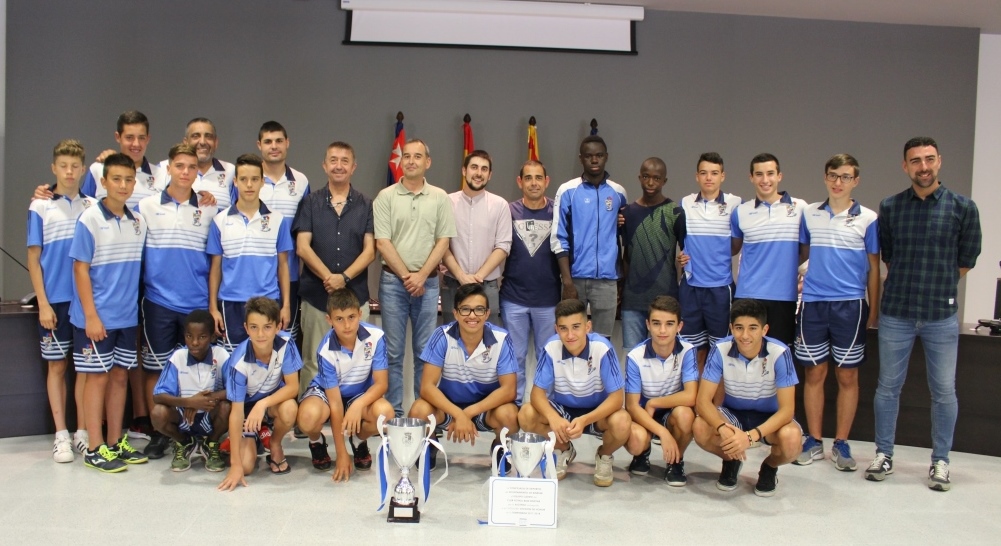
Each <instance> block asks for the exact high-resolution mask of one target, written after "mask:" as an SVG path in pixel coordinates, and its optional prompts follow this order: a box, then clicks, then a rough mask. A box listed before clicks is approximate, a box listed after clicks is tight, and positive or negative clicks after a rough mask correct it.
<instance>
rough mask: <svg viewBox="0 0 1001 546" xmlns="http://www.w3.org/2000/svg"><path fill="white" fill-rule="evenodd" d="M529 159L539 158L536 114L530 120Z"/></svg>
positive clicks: (535, 159) (536, 159)
mask: <svg viewBox="0 0 1001 546" xmlns="http://www.w3.org/2000/svg"><path fill="white" fill-rule="evenodd" d="M528 160H529V161H538V160H539V134H538V132H536V130H535V116H532V118H531V119H529V120H528Z"/></svg>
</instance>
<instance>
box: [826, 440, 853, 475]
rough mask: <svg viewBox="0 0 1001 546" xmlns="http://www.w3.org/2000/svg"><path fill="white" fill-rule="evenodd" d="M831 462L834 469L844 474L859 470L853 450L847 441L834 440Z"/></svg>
mask: <svg viewBox="0 0 1001 546" xmlns="http://www.w3.org/2000/svg"><path fill="white" fill-rule="evenodd" d="M831 462H832V463H834V468H837V469H838V470H840V471H842V472H854V471H855V469H856V468H857V465H856V464H855V459H853V458H852V448H850V447H848V442H847V441H846V440H834V447H832V448H831Z"/></svg>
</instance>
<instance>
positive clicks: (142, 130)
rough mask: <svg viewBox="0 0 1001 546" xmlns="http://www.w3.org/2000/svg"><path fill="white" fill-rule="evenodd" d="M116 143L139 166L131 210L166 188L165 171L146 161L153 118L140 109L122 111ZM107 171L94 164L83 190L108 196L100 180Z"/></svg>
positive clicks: (116, 132) (129, 203)
mask: <svg viewBox="0 0 1001 546" xmlns="http://www.w3.org/2000/svg"><path fill="white" fill-rule="evenodd" d="M115 142H117V143H118V149H119V152H120V153H122V154H125V155H127V156H129V157H130V158H131V159H132V162H133V163H134V164H135V166H136V185H135V186H136V187H135V190H134V191H133V192H132V196H131V197H129V200H128V206H129V210H136V207H138V206H139V201H141V200H142V199H143V198H144V197H149V196H150V195H156V194H158V193H160V192H161V191H163V188H164V187H166V182H165V181H164V177H163V172H162V171H161V170H160V169H159V168H158V167H157V166H156V165H153V164H151V163H150V162H149V161H147V160H146V147H147V146H149V119H148V118H147V117H146V115H145V114H143V113H142V112H139V111H138V110H129V111H128V112H122V114H121V115H120V116H118V121H117V122H116V124H115ZM99 159H100V158H99ZM103 172H104V165H103V163H101V162H100V161H95V162H94V163H92V164H91V166H90V169H89V170H88V172H87V177H86V178H85V179H84V181H83V186H82V188H81V190H80V191H82V192H83V194H84V195H89V196H92V197H96V198H97V199H101V198H102V197H104V196H105V195H107V190H105V188H104V186H103V185H102V184H100V183H99V181H100V180H101V177H102V173H103Z"/></svg>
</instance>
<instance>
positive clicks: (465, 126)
mask: <svg viewBox="0 0 1001 546" xmlns="http://www.w3.org/2000/svg"><path fill="white" fill-rule="evenodd" d="M471 121H473V118H472V117H470V116H469V113H468V112H467V113H466V115H464V116H462V161H463V163H465V161H466V156H468V155H469V152H472V151H473V149H474V148H473V146H474V144H473V128H472V127H471V126H470V125H469V123H470V122H471ZM465 187H466V177H465V176H463V175H462V174H461V171H460V175H459V190H462V189H463V188H465Z"/></svg>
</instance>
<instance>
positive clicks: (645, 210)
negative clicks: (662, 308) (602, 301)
mask: <svg viewBox="0 0 1001 546" xmlns="http://www.w3.org/2000/svg"><path fill="white" fill-rule="evenodd" d="M639 181H640V189H642V190H643V193H642V194H641V195H640V198H639V199H637V200H636V202H634V203H630V204H628V205H626V207H625V208H623V209H622V216H623V219H624V220H625V222H624V224H623V229H624V232H623V238H622V239H623V246H624V247H625V260H624V261H625V269H626V270H625V276H626V283H625V287H624V288H623V290H622V346H623V347H625V349H626V351H630V350H632V348H633V347H635V346H637V345H639V343H640V342H641V341H643V340H644V339H646V338H648V337H650V336H649V335H648V332H647V327H646V320H647V307H648V306H649V305H650V301H651V300H653V299H654V298H655V297H657V296H671V297H673V298H677V297H678V272H677V268H676V267H675V265H674V257H675V250H676V248H677V246H678V244H684V241H685V213H684V209H682V208H681V207H679V206H678V204H677V203H675V202H674V201H672V200H671V199H669V198H668V197H667V196H666V195H664V184H666V183H667V165H665V164H664V160H662V159H661V158H659V157H651V158H649V159H647V160H646V161H644V162H643V164H642V165H640V174H639Z"/></svg>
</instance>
